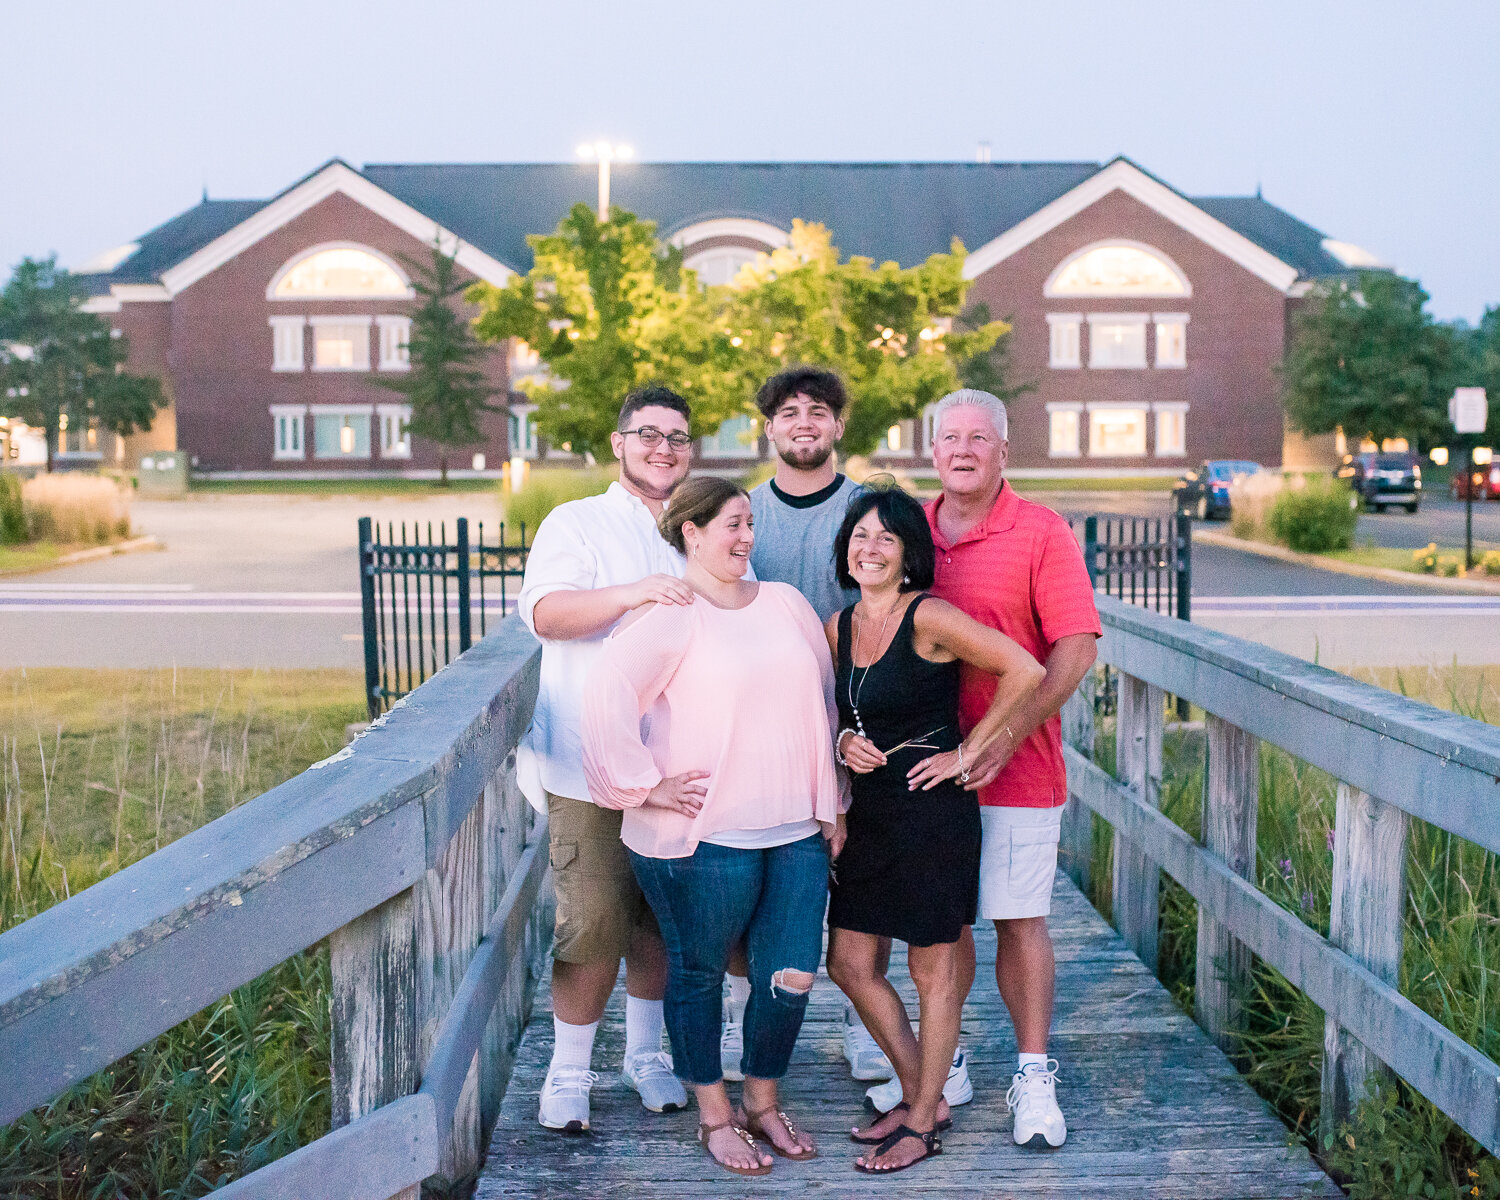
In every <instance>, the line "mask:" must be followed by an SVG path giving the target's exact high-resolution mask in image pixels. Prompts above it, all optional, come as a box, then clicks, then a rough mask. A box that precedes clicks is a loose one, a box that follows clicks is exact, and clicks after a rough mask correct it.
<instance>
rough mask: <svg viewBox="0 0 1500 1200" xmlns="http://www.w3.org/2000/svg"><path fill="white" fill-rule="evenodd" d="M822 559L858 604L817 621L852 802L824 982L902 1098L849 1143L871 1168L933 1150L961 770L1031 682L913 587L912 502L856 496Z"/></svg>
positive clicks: (974, 805)
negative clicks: (986, 690) (908, 985)
mask: <svg viewBox="0 0 1500 1200" xmlns="http://www.w3.org/2000/svg"><path fill="white" fill-rule="evenodd" d="M834 553H835V555H836V558H835V568H836V570H837V571H838V575H839V582H840V583H842V584H843V585H844V586H845V587H854V586H858V587H859V589H860V599H859V601H858V602H857V603H855V604H853V605H851V606H850V607H848V608H846V609H844V611H843V612H841V613H837V614H835V615H834V616H833V617H832V618H830V620H829V621H828V624H827V627H826V630H827V633H828V641H829V646H830V648H831V649H832V651H833V654H834V660H835V665H836V672H837V674H836V679H837V691H838V702H839V717H840V726H841V728H840V732H839V735H838V754H839V758H840V760H841V761H842V762H843V763H844V765H845V766H847V767H848V768H849V771H850V773H851V782H852V787H853V796H854V798H853V803H852V805H851V807H850V809H849V812H848V815H847V817H846V818H843V820H844V822H845V830H844V833H845V834H846V837H845V840H844V844H843V849H842V850H841V852H840V853H839V856H838V860H837V862H836V864H835V879H834V883H833V886H832V889H831V896H830V903H829V908H828V925H829V930H830V934H829V943H828V974H829V975H830V976H831V977H832V979H833V980H834V982H835V983H837V984H838V985H839V986H840V987H841V988H843V990H844V992H845V994H846V995H847V996H848V997H849V999H850V1001H851V1002H852V1003H853V1004H854V1007H855V1009H856V1010H857V1011H858V1012H859V1015H860V1017H861V1018H862V1019H863V1021H864V1023H865V1026H866V1028H868V1029H869V1031H870V1033H871V1034H872V1035H873V1036H874V1038H875V1040H876V1042H878V1043H879V1045H880V1048H881V1049H882V1050H884V1051H885V1052H886V1054H887V1056H889V1058H890V1060H891V1063H892V1065H893V1066H894V1067H895V1068H896V1074H897V1076H898V1077H899V1078H900V1080H901V1088H902V1094H903V1095H904V1096H905V1098H906V1099H905V1100H904V1101H903V1102H902V1103H901V1104H900V1105H898V1106H897V1107H896V1108H895V1109H893V1110H892V1111H891V1112H890V1113H888V1114H887V1115H886V1116H885V1117H883V1118H881V1119H880V1120H879V1121H876V1122H875V1123H874V1124H873V1125H872V1126H871V1127H870V1128H869V1129H867V1130H863V1131H860V1130H856V1131H855V1135H854V1136H855V1140H856V1141H860V1142H863V1143H865V1144H869V1145H872V1146H875V1149H874V1150H873V1151H870V1152H868V1153H867V1154H865V1155H864V1156H862V1157H861V1158H859V1159H856V1160H855V1167H856V1169H858V1170H861V1171H882V1172H883V1171H892V1170H901V1169H902V1168H904V1167H908V1166H911V1165H913V1164H914V1163H917V1162H920V1161H921V1160H922V1159H923V1158H926V1157H928V1156H930V1155H932V1154H936V1153H939V1152H940V1151H941V1149H942V1143H941V1142H940V1141H939V1140H938V1138H937V1130H938V1127H939V1125H940V1124H944V1123H945V1122H946V1121H947V1111H946V1107H947V1106H946V1105H945V1104H944V1103H943V1099H942V1093H943V1083H944V1082H945V1081H946V1079H947V1078H948V1068H949V1066H950V1064H951V1063H952V1061H953V1053H954V1049H955V1048H956V1047H957V1045H958V1035H959V1018H960V1014H961V1011H962V1008H963V1002H964V997H963V995H962V994H961V993H960V990H959V989H960V987H961V983H960V978H961V969H960V965H959V962H958V953H957V951H958V941H959V937H960V935H961V934H962V932H963V929H964V927H965V926H966V925H972V924H973V922H974V916H975V911H976V907H977V904H978V899H979V841H980V826H979V802H978V798H977V797H976V795H975V794H974V793H973V792H968V791H965V790H964V789H963V786H962V784H963V782H965V781H966V780H967V771H966V768H965V765H964V764H965V763H969V764H972V763H973V762H974V761H975V759H976V758H977V756H978V755H979V753H980V752H981V751H982V750H983V749H984V748H985V746H987V745H988V744H989V742H990V741H991V740H993V739H994V738H995V737H997V736H999V735H1001V734H1002V733H1003V732H1004V730H1005V720H1006V716H1007V715H1008V714H1009V713H1010V712H1011V711H1012V710H1013V709H1014V708H1015V706H1016V705H1017V704H1018V703H1019V702H1020V701H1021V700H1023V699H1024V698H1025V697H1026V695H1027V694H1028V693H1029V692H1030V691H1031V690H1032V689H1033V688H1035V687H1036V685H1037V684H1038V683H1039V682H1040V681H1041V679H1042V676H1043V674H1044V672H1043V670H1042V667H1041V665H1040V664H1038V663H1037V661H1036V660H1035V659H1034V658H1032V657H1031V655H1029V654H1027V653H1026V651H1025V650H1023V649H1022V648H1021V647H1020V646H1018V645H1016V643H1014V642H1013V641H1011V640H1010V639H1009V638H1007V637H1005V636H1004V635H1003V634H1001V633H999V632H997V631H996V630H994V629H990V628H989V627H988V626H985V625H981V624H980V623H979V622H977V621H975V620H973V619H972V618H970V617H968V616H966V615H965V614H964V613H962V612H960V611H959V610H958V609H957V608H955V607H954V606H953V605H951V604H948V603H947V602H946V601H943V600H939V599H937V598H936V597H934V596H929V595H927V594H926V593H925V592H924V591H923V590H922V589H924V588H927V587H930V586H931V585H932V575H933V559H934V554H933V546H932V534H931V530H930V529H929V527H928V524H927V516H926V514H925V513H924V512H923V511H922V506H921V505H920V504H918V503H917V501H916V500H914V499H913V498H912V497H911V496H909V495H907V494H906V493H905V492H903V491H901V490H900V489H899V488H886V489H879V490H871V491H866V492H864V493H862V494H860V495H858V496H856V497H855V499H854V500H852V501H851V502H850V505H849V511H848V513H847V515H846V516H845V518H844V523H843V526H842V528H841V529H840V530H839V534H838V538H837V539H836V541H835V543H834ZM961 662H962V663H968V664H970V665H971V666H973V667H975V668H977V669H979V670H981V671H988V672H990V673H992V674H994V675H995V676H997V677H998V679H999V685H998V687H997V689H996V692H995V700H994V703H993V705H992V706H991V708H990V710H989V712H988V713H986V714H985V716H984V718H983V719H982V720H981V721H980V722H979V724H978V725H976V726H975V727H974V728H973V729H972V730H970V731H969V734H968V736H967V737H960V731H959V728H958V673H959V664H960V663H961ZM837 842H838V839H837V838H835V845H837ZM882 938H895V939H899V940H901V941H903V942H905V943H906V944H907V947H908V949H907V965H908V968H909V969H910V972H911V977H912V980H913V982H914V983H915V984H916V986H917V995H918V999H919V1003H920V1010H921V1012H920V1015H921V1031H922V1033H921V1037H920V1039H918V1038H917V1037H916V1035H914V1034H913V1032H912V1026H911V1020H910V1018H909V1017H908V1016H907V1012H906V1008H905V1006H904V1005H903V1004H902V1002H901V998H900V996H898V995H897V993H896V990H895V989H894V988H893V987H892V986H891V985H890V983H889V982H888V981H887V980H886V978H885V975H884V973H883V972H881V971H880V970H879V968H878V961H879V948H880V943H881V939H882Z"/></svg>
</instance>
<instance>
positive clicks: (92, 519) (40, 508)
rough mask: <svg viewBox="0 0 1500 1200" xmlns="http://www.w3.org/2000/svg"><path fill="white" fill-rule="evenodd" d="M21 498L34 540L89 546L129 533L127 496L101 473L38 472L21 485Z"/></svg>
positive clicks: (29, 530) (126, 535)
mask: <svg viewBox="0 0 1500 1200" xmlns="http://www.w3.org/2000/svg"><path fill="white" fill-rule="evenodd" d="M21 498H22V501H23V504H24V506H25V510H26V524H27V527H28V532H29V534H30V536H31V537H32V539H34V540H36V541H42V542H67V543H75V542H81V543H83V544H85V545H89V544H95V543H100V544H102V543H104V542H108V541H111V540H113V539H114V538H117V537H128V536H129V534H130V503H129V499H128V498H127V496H126V493H125V492H124V491H123V490H121V488H120V486H119V485H118V484H117V483H116V482H115V481H114V480H113V479H106V478H105V477H103V476H101V475H81V474H74V473H64V474H57V475H38V476H36V477H35V478H34V479H28V480H27V481H26V482H25V483H24V484H22V485H21Z"/></svg>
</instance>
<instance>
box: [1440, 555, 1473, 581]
mask: <svg viewBox="0 0 1500 1200" xmlns="http://www.w3.org/2000/svg"><path fill="white" fill-rule="evenodd" d="M1437 573H1438V574H1439V575H1441V576H1442V577H1443V578H1444V579H1453V578H1462V577H1463V576H1465V575H1467V574H1468V573H1469V572H1468V571H1467V570H1465V569H1464V562H1463V559H1461V558H1459V557H1458V555H1456V554H1444V555H1442V556H1441V557H1439V559H1438V560H1437Z"/></svg>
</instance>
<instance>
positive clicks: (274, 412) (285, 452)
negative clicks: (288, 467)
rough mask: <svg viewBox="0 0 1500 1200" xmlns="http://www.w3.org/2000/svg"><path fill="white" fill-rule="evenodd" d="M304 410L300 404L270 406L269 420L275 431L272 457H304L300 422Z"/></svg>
mask: <svg viewBox="0 0 1500 1200" xmlns="http://www.w3.org/2000/svg"><path fill="white" fill-rule="evenodd" d="M306 411H307V410H306V409H305V408H303V407H302V405H300V404H299V405H296V406H295V407H291V406H286V405H279V404H278V405H272V406H271V422H272V425H273V426H274V428H275V431H276V440H275V443H274V449H273V451H272V455H271V457H272V458H275V459H300V458H305V457H306V454H305V453H304V452H303V449H302V422H303V418H304V415H305V413H306Z"/></svg>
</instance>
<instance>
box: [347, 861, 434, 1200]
mask: <svg viewBox="0 0 1500 1200" xmlns="http://www.w3.org/2000/svg"><path fill="white" fill-rule="evenodd" d="M416 960H417V926H416V904H415V901H414V898H413V896H412V891H411V890H408V891H405V892H402V893H401V894H400V895H398V896H393V897H392V898H391V899H389V900H387V901H386V902H385V903H384V904H382V905H380V906H379V907H378V908H373V909H371V910H370V911H369V912H367V913H365V914H364V915H363V916H361V917H356V918H355V919H354V920H353V921H350V922H349V924H347V925H345V926H344V927H343V928H342V929H339V930H337V931H336V932H335V933H334V934H333V935H332V936H331V937H330V938H329V966H330V971H331V975H332V981H333V992H332V1015H333V1021H332V1026H333V1028H332V1036H331V1039H330V1040H331V1042H332V1045H331V1047H330V1048H331V1051H332V1060H333V1062H332V1081H331V1099H332V1117H333V1121H332V1123H333V1127H334V1128H335V1129H338V1128H340V1127H341V1126H344V1125H347V1124H349V1122H351V1121H353V1120H355V1119H356V1118H357V1117H362V1116H365V1115H366V1114H367V1113H370V1112H373V1111H374V1110H375V1109H377V1108H379V1107H380V1106H381V1105H383V1104H389V1103H390V1102H391V1101H393V1100H396V1099H398V1098H400V1097H402V1096H406V1095H410V1094H411V1093H412V1092H414V1091H416V1090H417V1087H418V1085H419V1084H420V1083H421V1072H422V1059H421V1057H420V1056H419V1053H418V1046H417V1041H418V1039H417V1007H416V988H415V986H414V983H415V979H414V976H415V972H416ZM420 1194H421V1188H420V1187H410V1188H405V1189H403V1190H402V1191H400V1192H398V1193H397V1194H396V1196H395V1197H394V1198H393V1200H418V1198H419V1196H420Z"/></svg>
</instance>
